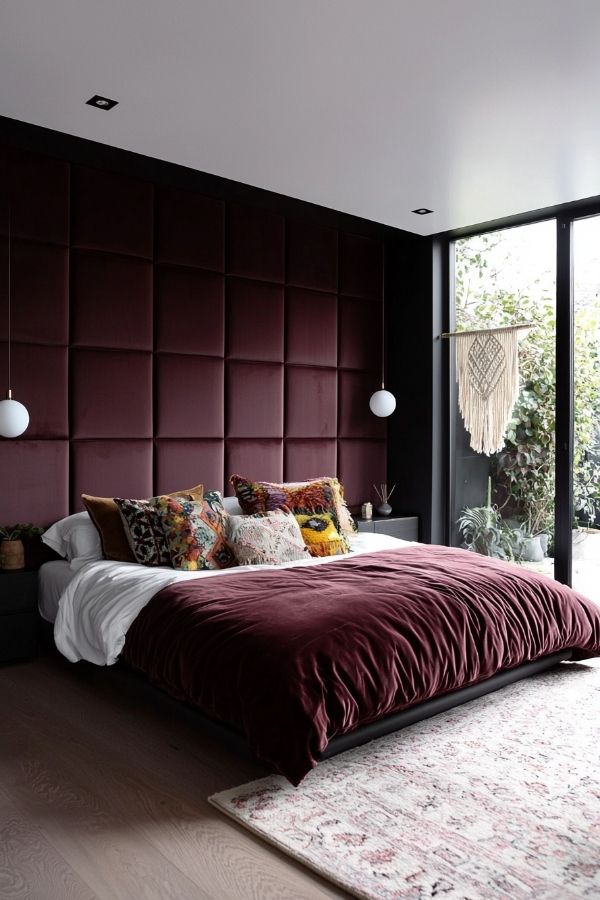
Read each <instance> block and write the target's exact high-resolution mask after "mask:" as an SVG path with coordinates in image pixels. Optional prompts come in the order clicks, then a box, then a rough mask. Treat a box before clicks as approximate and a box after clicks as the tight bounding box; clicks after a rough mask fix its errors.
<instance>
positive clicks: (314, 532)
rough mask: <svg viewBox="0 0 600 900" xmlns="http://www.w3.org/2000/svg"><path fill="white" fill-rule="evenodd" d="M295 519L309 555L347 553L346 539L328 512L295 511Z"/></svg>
mask: <svg viewBox="0 0 600 900" xmlns="http://www.w3.org/2000/svg"><path fill="white" fill-rule="evenodd" d="M295 519H296V521H297V523H298V525H299V526H300V531H301V532H302V538H303V540H304V542H305V544H306V546H307V547H308V549H309V551H310V555H311V556H341V555H343V554H345V553H348V551H349V549H350V548H349V545H348V540H347V538H346V537H345V535H344V534H343V532H341V531H340V530H339V528H338V526H337V522H336V520H335V518H334V517H333V516H332V515H330V513H326V512H311V513H297V514H296V516H295Z"/></svg>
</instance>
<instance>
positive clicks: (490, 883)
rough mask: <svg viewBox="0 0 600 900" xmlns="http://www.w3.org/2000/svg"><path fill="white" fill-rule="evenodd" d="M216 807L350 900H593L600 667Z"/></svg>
mask: <svg viewBox="0 0 600 900" xmlns="http://www.w3.org/2000/svg"><path fill="white" fill-rule="evenodd" d="M210 801H211V803H213V804H214V805H215V806H217V807H218V808H219V809H221V810H222V811H223V812H225V813H227V814H228V815H229V816H232V817H233V818H234V819H235V820H236V821H237V822H239V823H240V824H241V825H244V826H245V827H246V828H249V829H250V830H251V831H253V832H255V833H256V834H258V835H260V837H262V838H264V839H265V840H267V841H270V842H271V843H272V844H275V846H277V847H279V848H280V849H281V850H283V851H285V852H286V853H289V854H290V855H291V856H293V857H294V858H295V859H297V860H299V861H300V862H302V863H304V864H305V865H307V866H310V868H312V869H314V870H315V871H317V872H319V874H320V875H322V876H324V877H325V878H328V879H330V880H331V881H333V882H335V883H336V884H338V885H341V886H342V887H343V888H345V889H346V890H347V891H349V892H350V893H351V894H354V895H355V896H357V897H367V898H385V900H392V898H393V900H396V898H414V900H417V898H418V900H424V898H430V897H438V898H443V900H500V898H501V900H525V898H527V900H571V898H572V900H582V898H594V900H598V898H600V661H599V660H593V661H591V660H590V661H585V662H582V663H563V664H562V665H560V666H559V667H558V668H557V669H554V670H552V671H551V672H547V673H545V674H542V675H538V676H535V677H533V678H528V679H526V680H525V681H521V682H519V683H518V684H514V685H510V686H509V687H506V688H503V689H502V690H501V691H498V692H497V693H494V694H489V695H488V696H486V697H482V698H480V699H478V700H474V701H472V702H471V703H468V704H466V705H464V706H461V707H458V708H456V709H453V710H450V711H449V712H446V713H442V714H441V715H439V716H436V717H435V718H433V719H429V720H427V721H425V722H420V723H419V724H417V725H413V726H411V727H410V728H407V729H405V730H403V731H400V732H397V733H396V734H394V735H390V736H388V737H385V738H381V739H379V740H378V741H374V742H373V743H371V744H367V745H365V746H363V747H359V748H357V749H355V750H350V751H348V752H347V753H344V754H342V755H341V756H338V757H335V758H334V759H331V760H328V761H327V762H324V763H321V765H319V766H318V767H317V768H316V769H315V770H314V771H312V772H311V773H310V774H309V775H308V776H307V777H306V778H305V780H304V781H303V782H302V784H301V785H300V787H298V788H293V787H292V786H291V785H290V784H289V783H288V782H287V781H285V779H283V778H281V777H279V776H270V777H267V778H262V779H260V780H259V781H254V782H252V783H251V784H246V785H243V786H242V787H237V788H233V789H232V790H228V791H223V792H221V793H219V794H215V795H214V797H211V798H210Z"/></svg>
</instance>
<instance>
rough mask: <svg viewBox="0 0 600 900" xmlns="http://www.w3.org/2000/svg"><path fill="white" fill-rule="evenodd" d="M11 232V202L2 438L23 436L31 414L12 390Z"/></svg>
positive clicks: (0, 415)
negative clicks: (14, 398) (6, 384)
mask: <svg viewBox="0 0 600 900" xmlns="http://www.w3.org/2000/svg"><path fill="white" fill-rule="evenodd" d="M10 250H11V232H10V201H9V207H8V390H7V391H6V400H0V436H1V437H5V438H16V437H19V435H20V434H23V432H24V431H25V429H26V428H27V426H28V425H29V413H28V412H27V409H26V407H25V406H23V404H22V403H19V401H18V400H13V398H12V391H11V389H10V376H11V365H10V364H11V358H10V349H11V347H10V341H11V318H10V289H11V283H10V274H11V259H10Z"/></svg>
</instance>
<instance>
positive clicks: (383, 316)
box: [381, 244, 385, 391]
mask: <svg viewBox="0 0 600 900" xmlns="http://www.w3.org/2000/svg"><path fill="white" fill-rule="evenodd" d="M384 389H385V244H384V245H383V292H382V295H381V390H382V391H383V390H384Z"/></svg>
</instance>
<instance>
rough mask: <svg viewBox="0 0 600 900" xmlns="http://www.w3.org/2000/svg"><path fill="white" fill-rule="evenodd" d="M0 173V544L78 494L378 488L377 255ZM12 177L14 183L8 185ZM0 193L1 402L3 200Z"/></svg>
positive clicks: (319, 236)
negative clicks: (374, 398)
mask: <svg viewBox="0 0 600 900" xmlns="http://www.w3.org/2000/svg"><path fill="white" fill-rule="evenodd" d="M0 156H1V158H0V166H1V168H0V171H1V172H6V171H9V172H10V196H11V212H12V215H11V218H12V234H13V239H12V258H13V263H12V308H13V378H12V385H13V394H14V396H15V398H16V399H19V400H21V401H22V402H23V403H25V404H26V405H27V407H28V409H29V412H30V416H31V423H30V426H29V429H28V431H27V432H26V434H25V435H24V436H23V438H22V439H18V440H2V441H0V524H3V523H4V522H11V521H13V520H17V519H19V520H29V521H34V522H40V523H42V524H47V523H49V522H51V521H53V520H55V519H58V518H60V517H61V516H64V515H67V513H68V512H70V511H71V512H73V511H75V510H77V509H80V508H81V503H80V499H79V495H80V493H81V492H82V491H85V492H88V493H93V494H99V495H105V496H115V495H120V496H136V497H145V496H150V495H151V494H153V493H157V492H161V491H172V490H176V489H178V488H180V487H186V486H188V485H192V484H196V483H197V482H203V483H204V484H205V485H206V486H207V487H211V488H218V489H220V490H225V492H226V493H231V489H230V488H229V486H228V484H227V478H228V477H229V475H231V474H232V473H240V474H244V475H247V476H249V477H251V478H257V479H269V480H281V479H285V480H298V479H305V478H310V477H313V476H315V475H321V474H332V473H337V474H338V475H339V476H340V478H341V479H342V480H343V482H344V484H345V486H346V492H347V496H348V500H349V502H350V504H352V505H356V504H359V503H360V502H361V501H363V500H365V499H367V498H370V497H371V496H372V490H371V485H372V483H373V482H376V483H378V482H379V481H382V480H384V478H385V468H386V440H385V434H386V432H385V422H382V421H381V420H379V419H377V418H375V417H374V416H373V415H371V413H370V412H369V407H368V399H369V396H370V394H371V393H372V391H373V390H375V389H377V387H378V386H379V385H378V382H379V374H378V372H379V368H380V353H381V300H382V277H383V245H382V244H381V243H380V242H378V241H376V240H373V239H372V238H367V237H363V236H360V235H356V234H346V233H339V232H337V231H335V230H333V229H331V228H325V227H323V226H321V225H316V224H312V223H311V222H310V221H306V220H304V221H301V220H299V219H298V220H297V219H292V218H289V217H283V216H281V215H278V214H275V213H272V212H269V211H265V210H263V209H261V208H259V207H250V206H243V205H239V204H235V203H229V202H228V203H225V202H222V201H220V200H216V199H213V198H209V197H205V196H202V195H200V194H196V193H192V192H186V191H181V190H176V189H172V188H168V187H164V186H159V185H154V184H152V183H151V182H148V181H142V180H137V179H135V178H131V177H125V176H122V175H118V174H114V173H111V172H106V171H100V170H96V169H92V168H87V167H82V166H79V165H74V164H70V163H68V162H63V161H60V160H55V159H51V158H48V157H44V156H38V155H33V154H30V153H28V152H24V151H17V150H14V149H11V150H8V149H5V150H2V149H0ZM7 160H8V162H9V165H8V167H7ZM1 184H2V188H3V189H2V190H1V191H0V278H1V284H2V287H1V288H0V341H1V343H0V388H1V389H2V390H3V389H4V384H5V374H4V373H5V371H6V333H7V332H6V298H7V292H6V283H7V279H6V277H5V275H6V273H7V247H8V242H7V239H6V235H7V224H8V202H7V201H8V197H7V194H8V192H7V191H6V189H5V188H6V179H5V178H3V179H2V181H1Z"/></svg>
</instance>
